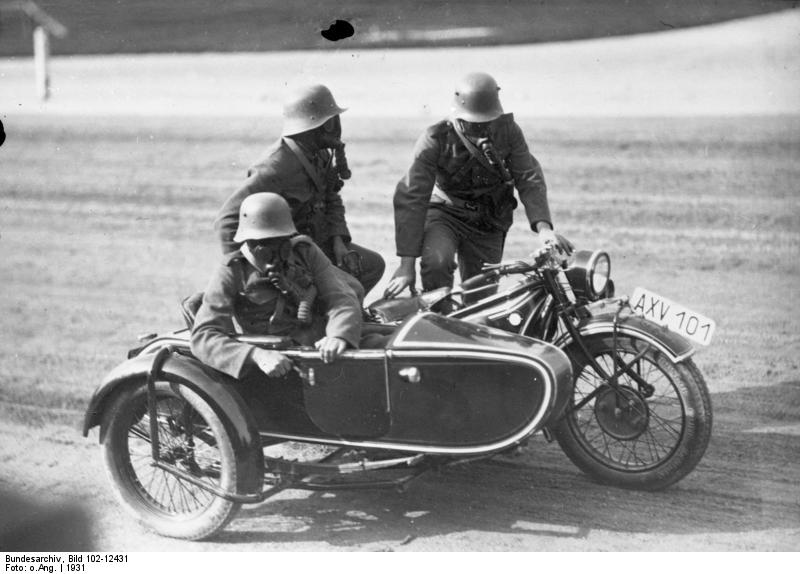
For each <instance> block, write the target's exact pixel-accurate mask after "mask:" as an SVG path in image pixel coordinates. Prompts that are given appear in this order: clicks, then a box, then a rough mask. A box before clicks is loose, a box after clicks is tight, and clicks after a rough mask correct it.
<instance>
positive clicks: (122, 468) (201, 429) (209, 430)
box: [103, 381, 241, 540]
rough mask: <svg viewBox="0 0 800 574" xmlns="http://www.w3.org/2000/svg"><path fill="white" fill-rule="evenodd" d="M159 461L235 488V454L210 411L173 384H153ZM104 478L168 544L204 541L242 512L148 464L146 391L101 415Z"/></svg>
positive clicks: (133, 391) (130, 394)
mask: <svg viewBox="0 0 800 574" xmlns="http://www.w3.org/2000/svg"><path fill="white" fill-rule="evenodd" d="M156 397H157V399H156V418H157V423H158V424H157V427H158V442H159V458H160V460H161V462H162V463H164V464H166V465H168V466H170V467H172V468H174V469H176V470H177V471H180V472H182V473H186V474H188V475H190V476H191V477H192V478H193V479H195V480H197V481H200V482H202V483H204V484H207V485H209V486H210V487H216V488H219V489H222V490H223V491H227V492H233V491H235V489H236V464H235V459H234V449H233V446H232V445H231V441H230V439H229V436H228V433H227V431H226V429H225V426H224V425H223V423H222V421H221V420H220V419H219V417H218V416H217V415H216V414H215V413H214V411H213V410H212V408H211V407H210V406H209V404H208V403H207V402H206V401H205V400H203V399H202V398H201V397H200V396H199V395H197V394H196V393H195V392H193V391H192V390H190V389H188V388H186V387H184V386H181V385H177V384H171V383H168V382H164V381H160V382H157V383H156ZM104 428H105V429H106V432H105V437H104V441H103V450H104V460H105V466H106V471H107V473H108V475H109V477H110V479H111V483H112V485H113V486H114V490H115V492H116V494H117V495H118V498H119V499H120V500H121V502H122V504H123V506H124V507H125V508H127V509H128V510H129V511H130V512H131V513H132V514H133V515H134V516H135V517H136V518H137V519H138V520H139V521H140V522H141V523H142V524H144V525H145V526H146V527H148V528H150V529H152V530H154V531H155V532H157V533H159V534H161V535H163V536H170V537H173V538H183V539H187V540H201V539H204V538H208V537H210V536H212V535H213V534H215V533H216V532H218V531H219V530H221V529H222V528H224V527H225V525H226V524H227V523H228V522H230V520H231V519H232V518H233V517H234V515H235V514H236V512H237V511H238V510H239V508H240V506H241V505H240V504H239V503H234V502H231V501H228V500H225V499H223V498H220V497H218V496H216V495H215V494H213V493H212V492H210V491H209V490H207V489H204V488H202V487H201V486H198V485H196V484H193V483H192V482H190V481H188V480H186V479H184V478H181V477H180V476H177V475H176V474H174V473H171V472H169V471H168V470H164V469H161V468H157V467H155V466H154V465H153V456H152V447H151V440H150V437H151V433H150V415H149V412H148V403H147V386H146V385H144V384H140V385H137V386H134V387H133V388H130V389H126V390H124V391H122V392H121V393H120V394H119V395H118V396H117V397H116V398H115V400H114V401H113V403H112V404H111V406H110V408H109V409H108V410H107V411H106V413H105V421H104Z"/></svg>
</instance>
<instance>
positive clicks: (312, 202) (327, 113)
mask: <svg viewBox="0 0 800 574" xmlns="http://www.w3.org/2000/svg"><path fill="white" fill-rule="evenodd" d="M344 111H345V108H340V107H339V106H338V105H337V104H336V101H335V100H334V98H333V95H332V94H331V92H330V90H329V89H328V88H327V87H325V86H323V85H315V86H310V87H306V88H302V89H300V90H299V91H297V92H296V93H295V94H293V95H292V96H291V97H290V98H289V99H288V100H287V101H286V103H285V105H284V110H283V118H284V122H283V129H282V131H281V138H280V139H279V140H278V141H276V142H275V143H274V144H272V145H271V146H270V147H269V148H268V149H267V151H266V154H265V155H264V158H263V159H261V160H260V161H258V162H257V163H256V164H255V165H254V166H253V167H251V168H250V170H249V171H248V174H247V181H246V182H245V184H244V186H243V187H242V188H240V189H239V190H237V191H236V192H235V193H234V194H233V195H231V196H230V197H229V198H228V199H227V201H226V202H225V203H224V205H223V206H222V208H221V209H220V211H219V213H218V215H217V219H216V221H215V223H214V227H215V229H216V230H217V233H218V234H219V238H220V240H221V242H222V250H223V252H224V253H230V252H231V251H233V250H235V249H236V248H237V245H236V244H235V241H234V235H235V233H236V228H237V225H238V217H239V206H240V205H241V203H242V201H243V200H244V198H246V197H247V196H249V195H251V194H253V193H258V192H266V191H270V192H275V193H279V194H280V195H281V196H283V197H284V199H286V201H288V202H289V206H290V207H291V210H292V218H293V220H294V224H295V226H296V228H297V229H298V230H299V232H300V233H303V234H305V235H307V236H309V237H311V238H312V239H313V240H314V242H316V244H317V245H318V246H319V247H320V248H321V249H322V251H323V252H324V253H325V255H326V256H327V257H328V258H329V259H330V260H331V261H332V262H333V263H334V264H335V265H337V266H338V267H339V268H341V269H343V270H345V271H347V272H348V273H349V274H350V275H352V276H353V277H355V278H356V279H358V282H360V284H361V286H363V290H364V294H366V293H368V292H369V291H370V290H371V289H372V288H373V287H374V286H375V284H376V283H378V281H380V279H381V277H382V276H383V271H384V269H385V263H384V261H383V258H382V257H381V256H380V255H379V254H378V253H375V252H374V251H371V250H369V249H366V248H364V247H361V246H360V245H357V244H355V243H351V237H350V231H349V230H348V228H347V222H346V221H345V215H344V212H345V210H344V204H343V203H342V198H341V195H340V193H339V192H340V190H341V189H342V186H343V185H344V181H343V180H346V179H348V178H349V177H350V170H349V168H348V165H347V159H346V156H345V152H344V143H342V139H341V137H342V125H341V121H340V114H341V113H342V112H344ZM351 283H353V282H351ZM360 289H361V287H357V290H360Z"/></svg>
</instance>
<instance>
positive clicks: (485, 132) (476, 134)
mask: <svg viewBox="0 0 800 574" xmlns="http://www.w3.org/2000/svg"><path fill="white" fill-rule="evenodd" d="M458 121H459V122H460V123H461V131H462V132H463V134H464V135H465V136H467V137H468V138H470V139H472V140H480V139H486V138H488V137H489V135H490V134H491V127H492V122H468V121H466V120H458Z"/></svg>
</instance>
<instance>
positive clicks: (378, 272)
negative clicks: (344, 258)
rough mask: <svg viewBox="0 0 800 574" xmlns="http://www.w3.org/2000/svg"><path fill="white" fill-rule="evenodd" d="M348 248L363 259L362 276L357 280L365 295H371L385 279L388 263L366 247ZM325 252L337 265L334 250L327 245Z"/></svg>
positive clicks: (351, 244)
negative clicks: (373, 289)
mask: <svg viewBox="0 0 800 574" xmlns="http://www.w3.org/2000/svg"><path fill="white" fill-rule="evenodd" d="M347 248H348V249H350V250H351V251H355V252H356V253H358V255H359V257H360V259H361V276H360V277H357V279H358V282H359V283H360V284H361V286H362V287H363V289H364V295H365V296H366V294H367V293H369V292H370V291H371V290H372V288H373V287H375V285H377V284H378V282H379V281H380V280H381V278H382V277H383V272H384V270H385V269H386V262H385V261H384V260H383V257H381V256H380V254H379V253H376V252H375V251H372V250H370V249H367V248H366V247H362V246H361V245H358V244H356V243H350V244H348V246H347ZM324 252H325V255H327V256H328V259H330V260H331V261H332V262H333V264H334V265H336V261H335V258H334V255H333V249H332V248H331V247H330V246H329V245H326V247H325V249H324Z"/></svg>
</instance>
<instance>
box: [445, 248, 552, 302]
mask: <svg viewBox="0 0 800 574" xmlns="http://www.w3.org/2000/svg"><path fill="white" fill-rule="evenodd" d="M564 260H566V258H565V257H564V255H563V254H562V253H561V252H560V250H559V249H558V248H557V247H556V246H555V245H546V246H544V247H542V248H541V249H539V250H537V251H535V252H533V253H532V254H531V260H530V261H521V260H518V261H501V262H500V263H487V264H485V265H484V266H483V270H484V271H483V273H480V274H478V275H474V276H472V277H470V278H469V279H467V280H466V281H464V282H462V283H461V290H462V291H469V290H470V289H475V288H479V287H483V286H484V284H485V282H486V281H488V280H490V279H494V278H496V277H502V276H505V275H515V274H518V273H530V272H533V271H537V270H539V269H541V268H542V267H546V266H549V265H551V264H555V265H558V266H560V265H561V263H562V262H563V261H564Z"/></svg>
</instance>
